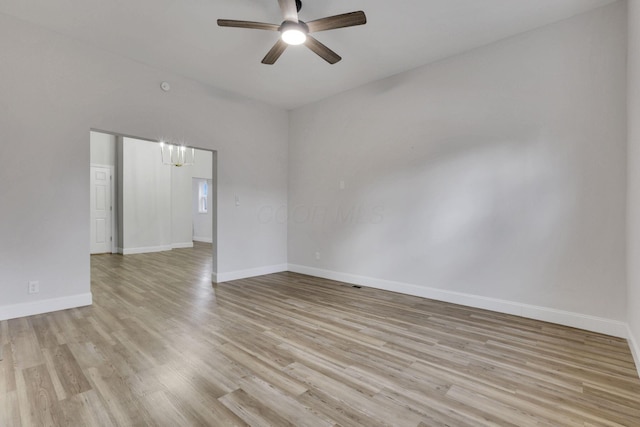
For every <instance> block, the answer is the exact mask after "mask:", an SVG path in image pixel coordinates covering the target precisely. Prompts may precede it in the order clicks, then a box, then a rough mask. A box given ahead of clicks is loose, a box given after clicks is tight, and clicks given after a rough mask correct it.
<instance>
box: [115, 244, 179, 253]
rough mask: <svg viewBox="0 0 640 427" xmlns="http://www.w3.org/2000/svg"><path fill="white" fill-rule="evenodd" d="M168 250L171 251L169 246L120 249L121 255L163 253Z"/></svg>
mask: <svg viewBox="0 0 640 427" xmlns="http://www.w3.org/2000/svg"><path fill="white" fill-rule="evenodd" d="M170 250H171V245H165V246H147V247H142V248H124V249H122V255H135V254H146V253H150V252H164V251H170Z"/></svg>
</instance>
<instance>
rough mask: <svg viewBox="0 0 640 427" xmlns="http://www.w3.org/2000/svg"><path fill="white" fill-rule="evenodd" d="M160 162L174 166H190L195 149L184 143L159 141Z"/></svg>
mask: <svg viewBox="0 0 640 427" xmlns="http://www.w3.org/2000/svg"><path fill="white" fill-rule="evenodd" d="M160 152H161V153H162V163H163V164H165V165H171V166H176V167H181V166H191V165H192V164H193V163H194V162H195V158H196V150H195V148H189V147H186V146H184V145H173V144H165V143H164V142H161V143H160Z"/></svg>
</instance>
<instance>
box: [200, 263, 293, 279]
mask: <svg viewBox="0 0 640 427" xmlns="http://www.w3.org/2000/svg"><path fill="white" fill-rule="evenodd" d="M287 267H288V266H287V264H278V265H266V266H264V267H257V268H249V269H247V270H238V271H229V272H226V273H212V274H211V280H212V281H213V283H222V282H229V281H231V280H239V279H246V278H249V277H256V276H264V275H265V274H273V273H281V272H283V271H287Z"/></svg>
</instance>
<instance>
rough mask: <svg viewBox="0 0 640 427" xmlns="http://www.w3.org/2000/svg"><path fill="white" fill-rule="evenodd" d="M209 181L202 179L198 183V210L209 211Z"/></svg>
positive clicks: (200, 211) (201, 211)
mask: <svg viewBox="0 0 640 427" xmlns="http://www.w3.org/2000/svg"><path fill="white" fill-rule="evenodd" d="M208 195H209V183H207V181H206V180H202V181H200V182H199V183H198V212H199V213H207V212H208V211H209V196H208Z"/></svg>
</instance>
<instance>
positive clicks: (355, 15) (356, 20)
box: [307, 10, 367, 33]
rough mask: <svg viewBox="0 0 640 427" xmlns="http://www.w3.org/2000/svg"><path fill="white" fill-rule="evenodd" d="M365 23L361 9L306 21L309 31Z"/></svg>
mask: <svg viewBox="0 0 640 427" xmlns="http://www.w3.org/2000/svg"><path fill="white" fill-rule="evenodd" d="M366 23H367V16H366V15H365V14H364V12H363V11H361V10H360V11H358V12H350V13H343V14H342V15H335V16H329V17H327V18H321V19H316V20H315V21H311V22H307V26H308V27H309V32H310V33H315V32H317V31H326V30H333V29H335V28H344V27H353V26H354V25H364V24H366Z"/></svg>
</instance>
